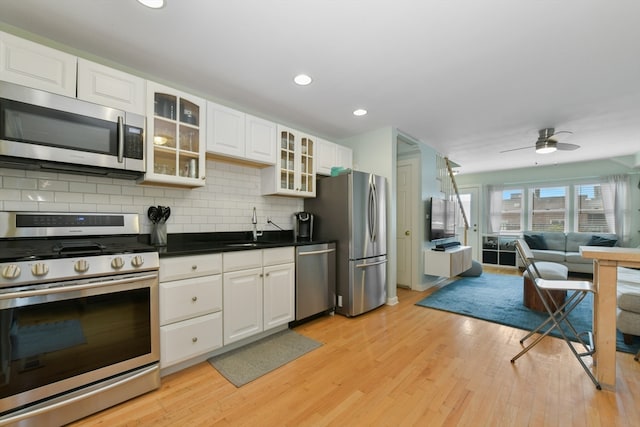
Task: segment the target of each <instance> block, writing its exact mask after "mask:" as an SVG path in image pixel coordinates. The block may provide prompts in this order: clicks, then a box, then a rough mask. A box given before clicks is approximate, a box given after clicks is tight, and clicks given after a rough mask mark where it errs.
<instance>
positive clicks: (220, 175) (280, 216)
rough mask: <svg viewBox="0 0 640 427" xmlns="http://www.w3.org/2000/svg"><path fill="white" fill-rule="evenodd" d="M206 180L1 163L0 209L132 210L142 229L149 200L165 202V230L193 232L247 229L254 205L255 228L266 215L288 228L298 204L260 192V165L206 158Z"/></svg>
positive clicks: (145, 225) (264, 225) (146, 226)
mask: <svg viewBox="0 0 640 427" xmlns="http://www.w3.org/2000/svg"><path fill="white" fill-rule="evenodd" d="M206 182H207V185H206V186H205V187H201V188H196V189H193V190H189V189H183V188H168V187H151V186H141V185H136V183H135V181H128V180H116V179H111V178H102V177H91V176H86V175H72V174H63V173H50V172H37V171H24V170H18V169H0V210H2V211H56V212H132V213H138V214H140V219H141V226H142V232H143V233H149V232H150V230H151V223H150V221H149V220H148V218H147V215H146V212H147V209H148V208H149V206H157V205H163V206H170V207H171V217H170V218H169V221H168V222H167V231H168V233H169V234H171V233H195V232H217V231H249V230H251V227H252V224H251V214H252V210H253V207H254V206H255V207H256V210H257V213H258V228H259V229H265V230H276V228H274V227H273V226H272V225H267V222H266V220H267V216H269V217H271V219H272V220H273V222H275V223H276V224H278V225H279V226H281V227H282V228H284V229H289V230H290V229H292V228H293V217H292V215H293V213H294V212H298V211H301V210H302V209H303V200H302V199H299V198H295V197H277V196H261V195H260V169H258V168H253V167H249V166H243V165H237V164H232V163H225V162H220V161H215V160H208V161H207V181H206Z"/></svg>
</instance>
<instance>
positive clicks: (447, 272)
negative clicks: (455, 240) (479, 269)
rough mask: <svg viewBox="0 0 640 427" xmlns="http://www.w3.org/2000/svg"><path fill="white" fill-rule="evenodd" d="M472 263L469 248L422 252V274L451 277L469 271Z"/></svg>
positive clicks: (459, 247) (461, 247)
mask: <svg viewBox="0 0 640 427" xmlns="http://www.w3.org/2000/svg"><path fill="white" fill-rule="evenodd" d="M472 263H473V260H472V254H471V246H458V247H455V248H451V249H447V250H445V251H434V250H425V251H424V274H430V275H432V276H442V277H453V276H457V275H458V274H460V273H463V272H465V271H467V270H468V269H470V268H471V266H472Z"/></svg>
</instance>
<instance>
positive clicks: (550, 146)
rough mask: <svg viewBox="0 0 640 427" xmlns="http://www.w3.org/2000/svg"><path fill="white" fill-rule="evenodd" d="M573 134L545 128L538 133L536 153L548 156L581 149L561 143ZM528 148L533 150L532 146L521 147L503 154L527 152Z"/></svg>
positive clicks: (574, 145)
mask: <svg viewBox="0 0 640 427" xmlns="http://www.w3.org/2000/svg"><path fill="white" fill-rule="evenodd" d="M572 134H573V132H569V131H567V130H561V131H558V132H555V129H554V128H545V129H540V130H539V131H538V140H537V141H536V145H535V148H536V153H539V154H548V153H553V152H554V151H556V150H564V151H572V150H577V149H578V148H580V146H579V145H576V144H568V143H566V142H559V140H560V139H564V138H566V137H568V136H570V135H572ZM527 148H531V146H527V147H520V148H512V149H510V150H503V151H501V153H507V152H509V151H517V150H526V149H527Z"/></svg>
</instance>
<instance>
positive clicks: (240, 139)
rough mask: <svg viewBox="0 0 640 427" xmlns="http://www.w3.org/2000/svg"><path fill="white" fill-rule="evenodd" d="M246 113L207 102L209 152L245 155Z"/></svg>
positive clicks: (240, 156)
mask: <svg viewBox="0 0 640 427" xmlns="http://www.w3.org/2000/svg"><path fill="white" fill-rule="evenodd" d="M244 122H245V114H244V113H243V112H241V111H237V110H234V109H232V108H228V107H225V106H223V105H219V104H215V103H213V102H207V152H208V153H213V154H221V155H226V156H231V157H236V158H243V157H244V144H245V143H244V140H245V124H244Z"/></svg>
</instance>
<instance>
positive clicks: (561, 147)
mask: <svg viewBox="0 0 640 427" xmlns="http://www.w3.org/2000/svg"><path fill="white" fill-rule="evenodd" d="M556 148H557V149H558V150H564V151H573V150H577V149H578V148H580V146H579V145H576V144H568V143H566V142H558V143H557V144H556Z"/></svg>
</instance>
